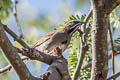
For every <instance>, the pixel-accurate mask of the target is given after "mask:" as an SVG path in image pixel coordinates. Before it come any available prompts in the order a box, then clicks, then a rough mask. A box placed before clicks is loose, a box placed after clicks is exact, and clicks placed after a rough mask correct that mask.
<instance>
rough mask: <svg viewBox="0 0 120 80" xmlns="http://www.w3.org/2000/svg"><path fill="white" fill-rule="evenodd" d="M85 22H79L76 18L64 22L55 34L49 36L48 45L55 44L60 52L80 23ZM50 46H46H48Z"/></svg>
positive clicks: (65, 46)
mask: <svg viewBox="0 0 120 80" xmlns="http://www.w3.org/2000/svg"><path fill="white" fill-rule="evenodd" d="M84 23H85V22H80V21H78V20H72V21H70V22H68V23H66V24H65V26H64V27H63V28H62V29H60V30H57V31H56V32H55V34H54V35H53V36H52V37H51V39H50V42H49V45H52V46H53V45H57V46H58V48H59V49H61V50H62V52H63V51H64V50H65V49H66V48H67V46H68V45H69V43H70V40H71V37H72V34H73V33H74V32H75V31H76V30H77V29H78V28H79V26H80V25H81V24H84ZM50 47H51V46H48V48H50Z"/></svg>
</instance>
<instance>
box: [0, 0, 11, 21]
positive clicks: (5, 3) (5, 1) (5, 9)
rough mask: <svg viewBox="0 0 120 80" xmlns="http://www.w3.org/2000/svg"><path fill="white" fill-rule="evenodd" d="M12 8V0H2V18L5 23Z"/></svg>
mask: <svg viewBox="0 0 120 80" xmlns="http://www.w3.org/2000/svg"><path fill="white" fill-rule="evenodd" d="M10 8H11V7H10V0H0V19H1V20H2V22H3V23H6V19H7V17H8V15H9V9H10Z"/></svg>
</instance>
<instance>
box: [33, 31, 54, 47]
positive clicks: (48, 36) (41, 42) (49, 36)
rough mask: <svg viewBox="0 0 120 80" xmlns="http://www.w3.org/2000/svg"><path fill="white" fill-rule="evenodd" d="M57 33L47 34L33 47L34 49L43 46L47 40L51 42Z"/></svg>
mask: <svg viewBox="0 0 120 80" xmlns="http://www.w3.org/2000/svg"><path fill="white" fill-rule="evenodd" d="M55 32H56V30H55V31H53V32H49V33H47V34H46V35H45V36H43V37H42V38H41V39H40V40H38V41H37V42H36V43H35V44H34V45H33V46H32V48H36V47H38V46H40V45H41V44H43V43H44V42H46V41H47V40H49V39H50V38H51V36H52V35H53V34H54V33H55Z"/></svg>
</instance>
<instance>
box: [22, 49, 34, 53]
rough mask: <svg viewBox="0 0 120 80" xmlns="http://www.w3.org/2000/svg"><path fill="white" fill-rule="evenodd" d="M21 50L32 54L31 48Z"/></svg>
mask: <svg viewBox="0 0 120 80" xmlns="http://www.w3.org/2000/svg"><path fill="white" fill-rule="evenodd" d="M22 50H23V51H24V52H26V53H32V52H33V49H32V48H22Z"/></svg>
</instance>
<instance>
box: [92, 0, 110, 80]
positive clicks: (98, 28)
mask: <svg viewBox="0 0 120 80" xmlns="http://www.w3.org/2000/svg"><path fill="white" fill-rule="evenodd" d="M92 6H93V26H92V51H93V52H92V53H93V60H92V73H91V80H106V77H107V72H108V52H107V31H108V27H107V26H106V18H107V15H106V13H105V9H104V0H92Z"/></svg>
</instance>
